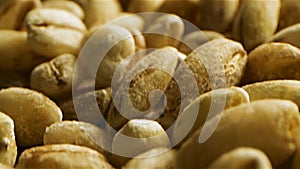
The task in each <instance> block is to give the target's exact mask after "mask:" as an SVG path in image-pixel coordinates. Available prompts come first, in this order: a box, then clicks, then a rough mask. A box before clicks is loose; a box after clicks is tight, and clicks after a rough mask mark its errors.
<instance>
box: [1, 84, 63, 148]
mask: <svg viewBox="0 0 300 169" xmlns="http://www.w3.org/2000/svg"><path fill="white" fill-rule="evenodd" d="M0 111H2V112H5V114H7V115H9V116H10V117H11V118H12V119H13V120H14V123H15V127H16V128H15V131H16V139H17V145H18V146H24V147H25V146H34V145H40V144H42V143H43V135H44V131H45V129H46V127H47V126H48V125H50V124H52V123H54V122H58V121H61V120H62V112H61V110H60V109H59V108H58V107H57V105H56V104H55V103H54V102H53V101H51V100H50V99H49V98H48V97H46V96H45V95H43V94H41V93H38V92H36V91H33V90H30V89H25V88H16V87H11V88H7V89H2V90H0Z"/></svg>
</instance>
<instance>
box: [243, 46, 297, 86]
mask: <svg viewBox="0 0 300 169" xmlns="http://www.w3.org/2000/svg"><path fill="white" fill-rule="evenodd" d="M262 65H263V66H262ZM299 65H300V50H299V49H298V48H296V47H294V46H292V45H289V44H287V43H266V44H263V45H260V46H259V47H257V48H256V49H255V50H253V51H252V52H251V53H250V54H249V57H248V62H247V66H246V70H245V75H244V77H243V83H253V82H261V81H265V80H277V79H294V80H300V71H299V68H300V67H299Z"/></svg>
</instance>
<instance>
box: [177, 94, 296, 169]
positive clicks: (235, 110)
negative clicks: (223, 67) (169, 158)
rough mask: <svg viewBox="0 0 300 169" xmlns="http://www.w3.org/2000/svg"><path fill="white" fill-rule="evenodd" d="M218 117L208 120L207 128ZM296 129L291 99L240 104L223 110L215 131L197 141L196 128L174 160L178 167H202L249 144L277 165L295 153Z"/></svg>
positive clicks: (294, 107) (294, 106) (293, 104)
mask: <svg viewBox="0 0 300 169" xmlns="http://www.w3.org/2000/svg"><path fill="white" fill-rule="evenodd" d="M218 118H219V117H215V118H213V119H212V120H210V121H209V122H208V124H207V125H208V128H209V127H210V126H212V125H214V124H215V123H217V122H218V120H219V119H218ZM299 129H300V118H299V110H298V107H297V105H296V104H295V103H293V102H291V101H287V100H272V99H269V100H261V101H254V102H250V103H247V104H241V105H239V106H236V107H232V108H230V109H227V110H225V111H224V113H223V115H222V117H221V121H220V123H219V125H218V127H217V128H216V130H215V132H214V133H213V134H212V136H211V137H210V138H209V139H208V140H207V141H206V142H204V143H201V144H200V143H199V142H198V140H199V134H200V133H201V130H202V128H199V129H198V130H197V131H196V132H195V133H194V134H193V136H192V137H191V138H190V139H189V140H187V141H186V142H185V143H184V144H183V146H182V147H181V149H180V150H179V151H178V156H177V161H176V163H177V165H178V168H195V167H196V168H203V167H207V166H208V165H210V164H211V163H212V162H213V161H214V160H215V159H216V158H217V157H218V156H220V155H221V154H223V153H225V152H227V151H230V150H232V149H234V148H237V147H240V146H247V147H248V146H249V147H254V148H257V149H260V150H262V151H263V152H264V153H266V155H267V156H268V157H269V158H270V161H271V162H272V164H273V165H274V166H277V165H279V164H281V163H283V162H284V161H286V160H287V159H288V158H289V157H291V156H292V155H293V153H294V152H295V150H296V140H297V138H299V136H298V133H299ZM212 150H214V151H212ZM278 152H280V153H278Z"/></svg>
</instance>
